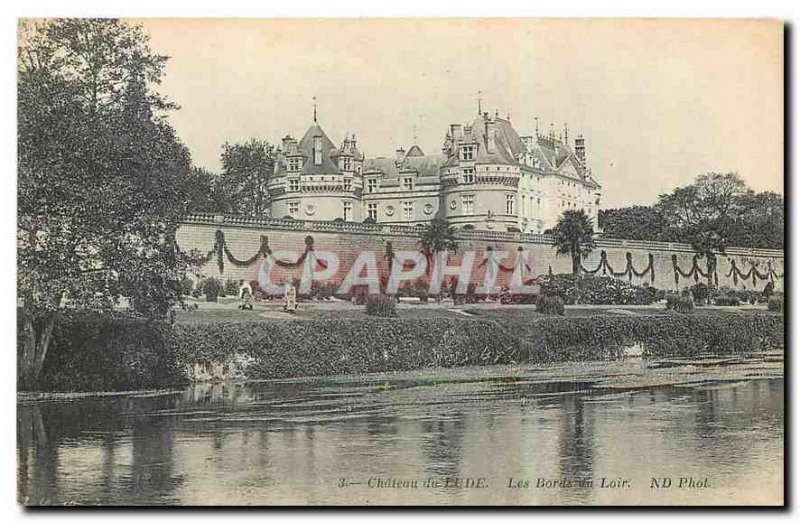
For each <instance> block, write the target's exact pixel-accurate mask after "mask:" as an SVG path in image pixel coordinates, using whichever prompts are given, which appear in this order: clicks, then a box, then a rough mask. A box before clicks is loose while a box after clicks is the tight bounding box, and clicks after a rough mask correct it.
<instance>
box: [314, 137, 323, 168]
mask: <svg viewBox="0 0 800 522" xmlns="http://www.w3.org/2000/svg"><path fill="white" fill-rule="evenodd" d="M314 165H322V136H314Z"/></svg>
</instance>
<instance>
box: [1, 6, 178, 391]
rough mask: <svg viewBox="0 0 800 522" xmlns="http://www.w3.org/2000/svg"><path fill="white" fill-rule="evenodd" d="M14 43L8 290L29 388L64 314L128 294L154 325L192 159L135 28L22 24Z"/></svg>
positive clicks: (112, 23)
mask: <svg viewBox="0 0 800 522" xmlns="http://www.w3.org/2000/svg"><path fill="white" fill-rule="evenodd" d="M19 41H20V48H19V53H18V63H17V73H18V82H17V98H18V122H19V123H18V195H17V196H18V200H17V201H18V225H17V239H18V242H17V245H18V248H17V252H18V276H17V288H18V293H19V297H20V299H21V300H22V304H23V307H24V317H25V324H24V328H25V339H26V341H25V347H24V350H23V353H22V355H21V364H22V367H23V373H24V375H23V379H28V380H33V379H35V377H36V375H37V374H38V371H39V369H40V368H41V364H42V362H43V360H44V356H45V354H46V352H47V346H48V344H49V339H50V336H51V332H52V327H53V322H54V319H55V314H56V313H57V312H58V310H60V309H61V308H63V307H64V306H69V307H73V308H75V307H78V308H92V309H99V310H107V309H110V308H111V307H112V306H113V305H114V304H115V303H117V301H118V298H119V297H120V296H127V297H129V298H130V302H131V305H132V306H133V307H134V309H135V310H137V311H138V312H140V313H142V314H146V315H148V316H159V315H163V314H165V313H167V311H168V310H169V309H170V307H171V306H172V305H173V304H174V303H175V302H176V301H177V300H178V299H179V291H178V281H179V280H180V277H182V276H183V274H184V273H185V263H184V262H183V260H182V259H181V256H179V255H178V254H177V253H176V252H175V250H174V248H173V246H174V241H173V233H174V230H175V226H176V223H177V222H178V220H179V218H180V216H181V215H182V214H183V213H184V212H185V200H186V194H185V192H184V188H185V186H186V178H187V176H188V174H189V164H190V158H189V153H188V151H187V149H186V147H184V146H183V144H181V143H180V141H179V140H178V139H177V137H176V135H175V132H174V130H173V128H172V127H171V126H170V125H169V123H168V121H167V120H166V119H165V116H164V114H165V111H167V110H169V109H173V108H175V106H174V105H173V104H171V103H169V102H168V101H167V100H166V99H164V98H163V97H162V96H160V95H159V94H158V93H157V91H156V90H155V87H157V85H158V83H159V81H160V79H161V77H162V74H163V68H164V64H165V62H166V57H164V56H160V55H158V54H155V53H153V52H152V51H151V50H150V48H149V46H148V38H147V36H146V35H145V34H144V33H143V32H142V30H141V28H139V27H138V26H135V25H129V24H126V23H123V22H120V21H118V20H112V19H91V20H84V19H58V20H49V21H43V22H36V23H23V24H22V25H21V27H20V38H19Z"/></svg>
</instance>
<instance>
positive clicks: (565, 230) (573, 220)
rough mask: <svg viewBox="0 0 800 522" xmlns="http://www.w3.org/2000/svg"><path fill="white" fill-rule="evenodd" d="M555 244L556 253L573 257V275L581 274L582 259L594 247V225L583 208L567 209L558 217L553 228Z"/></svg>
mask: <svg viewBox="0 0 800 522" xmlns="http://www.w3.org/2000/svg"><path fill="white" fill-rule="evenodd" d="M553 246H554V247H555V248H556V255H568V256H570V258H571V259H572V273H573V275H578V274H580V269H581V259H582V258H585V257H587V256H588V255H589V253H590V252H591V251H592V250H593V249H594V227H592V221H591V220H590V219H589V216H587V215H586V213H585V212H584V211H583V210H567V211H565V212H564V213H563V214H562V215H561V217H559V218H558V222H557V223H556V226H555V227H554V228H553Z"/></svg>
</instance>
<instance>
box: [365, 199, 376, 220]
mask: <svg viewBox="0 0 800 522" xmlns="http://www.w3.org/2000/svg"><path fill="white" fill-rule="evenodd" d="M367 216H369V217H371V218H372V219H374V220H375V221H377V220H378V204H377V203H367Z"/></svg>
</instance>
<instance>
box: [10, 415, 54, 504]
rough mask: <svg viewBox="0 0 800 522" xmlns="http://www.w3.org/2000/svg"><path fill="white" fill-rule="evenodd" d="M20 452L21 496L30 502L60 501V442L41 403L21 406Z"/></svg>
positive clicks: (18, 470) (19, 419)
mask: <svg viewBox="0 0 800 522" xmlns="http://www.w3.org/2000/svg"><path fill="white" fill-rule="evenodd" d="M17 451H18V458H19V461H18V463H17V466H18V467H17V480H18V496H19V499H20V500H21V501H25V502H27V503H28V504H29V505H39V504H52V503H56V502H58V501H59V499H58V494H59V491H58V445H57V444H56V441H55V440H54V437H51V436H49V435H48V433H47V430H46V428H45V423H44V419H43V417H42V412H41V410H40V408H39V405H38V404H31V405H28V406H22V405H20V406H18V407H17ZM31 453H32V455H33V462H31V461H30V459H29V456H30V455H31ZM31 467H32V468H33V473H31V469H30V468H31Z"/></svg>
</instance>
